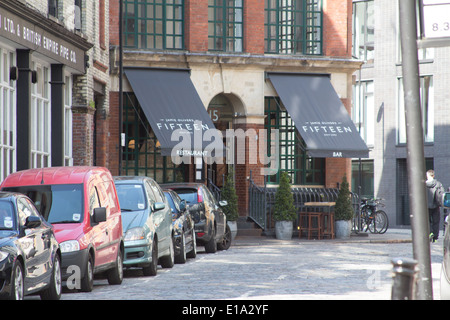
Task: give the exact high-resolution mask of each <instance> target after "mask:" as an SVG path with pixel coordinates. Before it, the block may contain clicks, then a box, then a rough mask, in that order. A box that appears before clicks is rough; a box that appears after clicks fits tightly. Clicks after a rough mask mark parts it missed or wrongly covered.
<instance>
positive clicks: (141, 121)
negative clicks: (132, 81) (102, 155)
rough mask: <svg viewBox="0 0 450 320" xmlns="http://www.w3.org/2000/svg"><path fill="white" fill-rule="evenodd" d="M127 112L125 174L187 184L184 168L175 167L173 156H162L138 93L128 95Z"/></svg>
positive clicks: (124, 128) (124, 103) (125, 97)
mask: <svg viewBox="0 0 450 320" xmlns="http://www.w3.org/2000/svg"><path fill="white" fill-rule="evenodd" d="M123 109H124V110H123V121H124V122H123V132H124V133H125V136H126V143H127V145H126V147H125V148H124V152H123V158H122V159H123V161H122V163H123V172H124V174H125V175H137V176H149V177H152V178H153V179H155V180H156V182H158V183H168V182H176V181H184V165H183V164H181V165H175V164H174V163H173V162H172V159H171V157H163V156H162V155H161V150H160V145H159V142H158V139H157V138H156V136H155V134H154V133H153V131H152V129H151V127H150V125H149V123H148V121H147V118H146V117H145V114H144V112H143V110H142V109H141V107H140V105H139V102H138V100H137V98H136V96H135V95H134V94H132V93H125V94H124V97H123Z"/></svg>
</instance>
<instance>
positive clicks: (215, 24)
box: [208, 0, 244, 52]
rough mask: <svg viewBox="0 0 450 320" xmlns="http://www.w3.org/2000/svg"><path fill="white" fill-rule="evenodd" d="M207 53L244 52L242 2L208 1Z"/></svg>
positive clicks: (228, 0)
mask: <svg viewBox="0 0 450 320" xmlns="http://www.w3.org/2000/svg"><path fill="white" fill-rule="evenodd" d="M230 3H231V4H232V5H230ZM223 30H226V32H223ZM208 51H222V52H243V51H244V0H209V1H208Z"/></svg>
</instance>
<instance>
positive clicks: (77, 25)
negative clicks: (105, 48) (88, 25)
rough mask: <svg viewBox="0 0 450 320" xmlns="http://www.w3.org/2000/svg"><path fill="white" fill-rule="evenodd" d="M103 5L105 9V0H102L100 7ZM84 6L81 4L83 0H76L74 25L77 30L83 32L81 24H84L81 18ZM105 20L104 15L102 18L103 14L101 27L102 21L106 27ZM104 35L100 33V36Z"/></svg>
mask: <svg viewBox="0 0 450 320" xmlns="http://www.w3.org/2000/svg"><path fill="white" fill-rule="evenodd" d="M102 6H103V9H104V6H105V4H104V0H100V8H102ZM81 9H82V6H81V0H75V6H74V10H75V11H74V19H75V20H74V27H75V30H76V31H80V32H81V25H82V22H81V21H82V20H81V18H82V17H81V12H82V10H81ZM104 20H105V17H104V16H103V18H102V16H100V29H101V26H102V23H103V28H104ZM101 36H102V34H101V33H100V37H101Z"/></svg>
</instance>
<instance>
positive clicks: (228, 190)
mask: <svg viewBox="0 0 450 320" xmlns="http://www.w3.org/2000/svg"><path fill="white" fill-rule="evenodd" d="M221 199H222V200H226V201H227V203H228V204H227V205H226V206H224V207H223V208H222V210H223V212H224V213H225V215H226V216H227V224H228V226H229V227H230V230H231V239H232V240H234V238H235V237H236V234H237V222H236V220H237V218H238V198H237V195H236V187H235V184H234V171H233V169H231V170H230V172H229V173H228V175H227V179H226V180H225V184H224V186H223V188H222V193H221Z"/></svg>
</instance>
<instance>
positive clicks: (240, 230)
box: [237, 217, 262, 237]
mask: <svg viewBox="0 0 450 320" xmlns="http://www.w3.org/2000/svg"><path fill="white" fill-rule="evenodd" d="M261 233H262V230H261V229H260V228H258V226H257V225H256V224H255V223H254V222H252V221H250V220H249V219H247V217H239V218H238V220H237V236H240V237H260V236H261Z"/></svg>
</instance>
